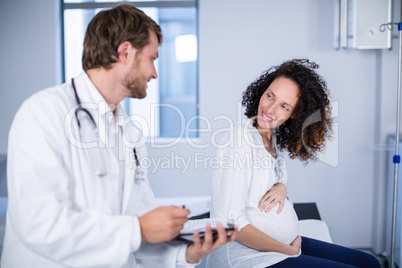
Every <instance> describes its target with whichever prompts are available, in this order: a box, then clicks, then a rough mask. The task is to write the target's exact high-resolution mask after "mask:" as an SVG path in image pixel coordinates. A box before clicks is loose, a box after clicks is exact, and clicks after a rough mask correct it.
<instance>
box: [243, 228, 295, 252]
mask: <svg viewBox="0 0 402 268" xmlns="http://www.w3.org/2000/svg"><path fill="white" fill-rule="evenodd" d="M236 240H237V241H238V242H240V243H242V244H243V245H245V246H247V247H249V248H253V249H256V250H260V251H266V252H272V251H273V252H279V253H283V254H286V255H296V254H298V253H299V250H300V247H301V237H300V236H297V237H296V239H295V240H294V241H293V242H292V243H291V244H290V245H286V244H283V243H281V242H279V241H277V240H275V239H273V238H272V237H270V236H269V235H267V234H265V233H264V232H262V231H260V230H258V229H257V228H255V227H254V226H253V225H251V224H248V225H247V226H245V227H244V228H243V229H241V231H240V232H239V233H238V234H237V238H236Z"/></svg>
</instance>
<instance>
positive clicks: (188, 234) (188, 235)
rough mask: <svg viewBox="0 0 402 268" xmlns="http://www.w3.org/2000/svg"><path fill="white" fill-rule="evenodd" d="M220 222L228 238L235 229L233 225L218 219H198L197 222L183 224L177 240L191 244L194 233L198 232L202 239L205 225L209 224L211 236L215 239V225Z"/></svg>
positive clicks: (216, 234) (191, 221) (190, 221)
mask: <svg viewBox="0 0 402 268" xmlns="http://www.w3.org/2000/svg"><path fill="white" fill-rule="evenodd" d="M218 222H220V223H221V224H222V226H223V228H225V229H226V232H227V235H228V236H230V235H231V234H232V231H233V230H234V228H235V225H234V224H233V223H232V222H231V221H228V220H223V219H220V218H206V219H198V220H189V221H187V222H186V223H185V224H184V227H183V229H182V230H181V231H180V235H179V236H178V237H177V239H180V240H183V241H186V242H193V241H194V237H193V235H194V232H195V230H198V233H199V234H200V238H201V239H202V238H203V237H204V234H205V225H206V224H207V223H209V224H210V225H211V229H212V234H213V236H214V238H215V237H217V236H218V231H217V229H216V225H217V223H218Z"/></svg>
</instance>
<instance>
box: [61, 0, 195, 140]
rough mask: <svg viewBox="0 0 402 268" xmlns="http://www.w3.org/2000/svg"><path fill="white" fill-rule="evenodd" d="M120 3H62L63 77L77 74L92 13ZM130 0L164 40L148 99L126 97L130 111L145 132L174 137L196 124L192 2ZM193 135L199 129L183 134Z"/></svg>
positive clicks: (71, 0) (69, 0)
mask: <svg viewBox="0 0 402 268" xmlns="http://www.w3.org/2000/svg"><path fill="white" fill-rule="evenodd" d="M121 2H122V1H110V0H109V1H107V2H106V1H101V0H97V1H96V0H82V1H77V0H75V1H74V0H64V1H63V5H62V8H63V12H62V13H63V16H64V19H63V31H62V32H63V33H64V36H63V38H64V40H63V42H62V43H63V51H64V54H63V62H64V63H63V64H64V68H63V70H64V71H63V72H64V73H63V77H64V79H65V81H69V80H70V79H71V78H72V77H74V76H76V75H77V74H79V73H80V72H82V66H81V57H82V49H83V47H82V44H83V40H84V35H85V31H86V27H87V25H88V23H89V22H90V20H91V19H92V18H93V17H94V16H95V14H96V13H97V12H99V11H100V10H102V9H105V8H110V7H112V6H113V5H116V4H118V3H121ZM127 2H132V3H133V4H134V5H136V6H137V7H138V8H140V9H141V10H143V11H144V12H145V13H146V14H147V15H148V16H150V17H151V18H152V19H154V20H155V21H156V22H157V23H158V24H159V25H160V26H161V28H162V34H163V43H162V45H161V46H160V48H159V59H158V60H157V61H156V64H155V65H156V68H157V71H158V76H159V77H158V79H157V80H152V81H151V82H150V83H149V84H148V86H149V87H148V89H147V94H148V95H147V97H146V98H145V99H142V100H137V99H126V100H124V101H123V105H124V106H125V109H126V111H127V113H128V114H129V115H136V116H139V117H140V118H141V119H142V120H140V121H141V122H142V123H141V122H139V124H140V126H141V128H142V130H143V132H144V134H145V135H149V136H153V137H171V138H177V137H180V136H182V135H184V133H185V128H188V129H191V130H193V129H197V128H198V120H197V117H198V90H197V89H198V72H197V67H198V63H197V54H198V52H197V51H198V50H197V2H196V1H190V0H182V1H166V0H162V1H127ZM188 133H189V136H190V137H198V131H190V132H188Z"/></svg>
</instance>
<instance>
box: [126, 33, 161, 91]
mask: <svg viewBox="0 0 402 268" xmlns="http://www.w3.org/2000/svg"><path fill="white" fill-rule="evenodd" d="M149 39H150V42H149V44H148V45H146V46H145V47H144V48H143V49H142V50H141V51H136V53H135V55H134V57H133V59H132V65H131V66H130V67H129V70H128V72H127V73H126V75H125V77H124V79H123V82H122V83H123V86H124V87H125V88H126V89H127V90H128V91H129V93H128V97H130V98H137V99H142V98H145V97H146V96H147V88H148V85H147V84H148V82H149V81H151V79H156V78H157V77H158V74H157V73H156V69H155V64H154V62H155V60H156V59H157V58H158V47H159V43H158V38H157V36H156V34H155V33H154V32H150V36H149Z"/></svg>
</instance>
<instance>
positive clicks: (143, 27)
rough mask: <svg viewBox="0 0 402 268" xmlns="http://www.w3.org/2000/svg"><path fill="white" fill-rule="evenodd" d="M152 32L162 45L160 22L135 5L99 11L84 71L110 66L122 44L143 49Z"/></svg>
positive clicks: (90, 31)
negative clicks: (127, 43) (125, 43)
mask: <svg viewBox="0 0 402 268" xmlns="http://www.w3.org/2000/svg"><path fill="white" fill-rule="evenodd" d="M151 31H152V32H154V33H155V34H156V36H157V38H158V42H159V44H161V43H162V31H161V28H160V27H159V25H158V24H157V23H156V22H155V21H154V20H152V19H151V18H150V17H148V16H147V15H146V14H145V13H144V12H143V11H142V10H139V9H138V8H136V7H135V6H134V5H132V4H121V5H118V6H116V7H114V8H112V9H108V10H104V11H101V12H99V13H98V14H96V16H95V17H94V18H93V19H92V20H91V22H90V23H89V25H88V28H87V31H86V34H85V39H84V51H83V54H82V68H83V69H84V71H87V70H89V69H94V68H99V67H103V68H105V69H110V68H111V65H112V64H113V63H115V62H116V61H117V59H118V56H119V55H118V52H117V49H118V47H119V45H120V44H121V43H123V42H126V41H129V42H130V43H131V44H132V45H133V47H135V48H136V49H138V50H139V51H141V50H142V49H143V48H144V47H145V46H146V45H148V44H149V42H150V40H149V35H150V32H151Z"/></svg>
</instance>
